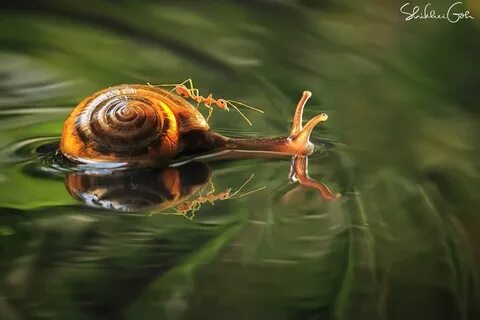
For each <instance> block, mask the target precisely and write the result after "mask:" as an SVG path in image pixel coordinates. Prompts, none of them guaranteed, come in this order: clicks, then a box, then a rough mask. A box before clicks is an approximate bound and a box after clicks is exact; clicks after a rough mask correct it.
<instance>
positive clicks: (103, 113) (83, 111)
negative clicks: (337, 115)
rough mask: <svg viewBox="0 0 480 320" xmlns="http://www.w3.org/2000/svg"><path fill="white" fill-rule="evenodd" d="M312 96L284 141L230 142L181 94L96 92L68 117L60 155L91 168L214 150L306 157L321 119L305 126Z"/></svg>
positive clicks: (130, 89)
mask: <svg viewBox="0 0 480 320" xmlns="http://www.w3.org/2000/svg"><path fill="white" fill-rule="evenodd" d="M310 96H311V93H310V92H308V91H305V92H304V93H303V96H302V98H301V99H300V101H299V103H298V105H297V109H296V112H295V115H294V119H293V126H292V129H291V132H290V134H289V135H288V136H284V137H275V138H251V139H234V138H228V137H224V136H222V135H219V134H217V133H214V132H212V131H211V130H210V127H209V126H208V123H207V121H206V120H205V118H204V117H203V116H202V114H201V113H200V112H199V111H198V110H197V108H195V107H194V106H193V105H192V104H190V103H189V102H188V101H187V100H185V99H184V98H182V97H180V96H179V95H177V94H175V93H173V92H170V91H166V90H163V89H161V88H158V87H154V86H150V85H120V86H116V87H111V88H107V89H105V90H102V91H99V92H97V93H94V94H93V95H91V96H89V97H87V98H86V99H84V100H83V101H81V102H80V103H79V104H78V105H77V106H76V107H75V108H74V110H73V111H72V112H71V114H70V115H69V117H68V118H67V120H66V121H65V125H64V128H63V133H62V139H61V143H60V151H61V152H62V154H63V155H65V156H66V157H67V158H68V159H70V160H73V161H75V162H80V163H89V164H100V165H101V164H122V165H126V166H134V165H138V164H155V163H162V162H172V161H174V160H175V159H178V158H180V157H187V156H195V155H200V154H202V153H207V152H213V151H228V150H239V151H249V152H251V151H254V152H256V153H271V154H272V153H273V154H287V155H308V154H310V153H311V152H312V151H313V144H312V143H311V142H310V141H309V137H310V133H311V131H312V130H313V128H314V127H315V125H316V124H317V123H319V122H321V121H325V120H326V119H327V116H326V114H320V115H318V116H316V117H314V118H312V119H311V120H310V121H308V122H307V124H306V125H305V126H303V125H302V113H303V108H304V106H305V103H306V102H307V100H308V99H309V97H310Z"/></svg>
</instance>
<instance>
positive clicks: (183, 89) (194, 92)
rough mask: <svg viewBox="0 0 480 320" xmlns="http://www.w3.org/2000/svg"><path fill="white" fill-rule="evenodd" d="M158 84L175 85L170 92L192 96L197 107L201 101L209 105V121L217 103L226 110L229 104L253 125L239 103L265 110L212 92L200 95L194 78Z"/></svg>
mask: <svg viewBox="0 0 480 320" xmlns="http://www.w3.org/2000/svg"><path fill="white" fill-rule="evenodd" d="M186 84H188V86H189V87H187V86H186ZM156 86H159V87H174V88H173V89H172V90H170V92H173V91H175V93H176V94H178V95H179V96H182V97H185V98H190V99H192V100H194V101H196V102H197V108H198V106H199V104H200V103H203V104H204V105H205V107H207V108H208V109H209V111H208V116H207V121H208V120H209V119H210V117H211V116H212V112H213V108H212V105H216V106H217V107H219V108H220V109H222V110H226V111H229V108H228V106H230V107H232V108H234V109H235V110H236V111H237V112H238V113H239V114H240V115H241V116H242V117H243V118H244V119H245V121H247V123H248V124H249V125H252V122H251V121H250V120H249V119H248V118H247V117H246V116H245V114H244V113H243V112H241V111H240V109H238V107H237V105H239V106H242V107H245V108H248V109H251V110H253V111H256V112H260V113H264V112H263V110H260V109H257V108H254V107H251V106H249V105H247V104H245V103H242V102H240V101H235V100H226V99H222V98H217V99H215V98H214V97H213V96H212V94H211V93H210V94H209V95H208V96H207V97H204V96H202V95H200V91H199V89H197V88H195V87H194V86H193V81H192V79H187V80H185V81H183V82H182V83H170V84H160V85H156Z"/></svg>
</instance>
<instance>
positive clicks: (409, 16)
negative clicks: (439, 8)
mask: <svg viewBox="0 0 480 320" xmlns="http://www.w3.org/2000/svg"><path fill="white" fill-rule="evenodd" d="M431 5H432V4H431V3H428V4H427V5H425V7H423V10H421V8H420V6H414V7H411V6H410V2H407V3H405V4H404V5H403V6H402V7H401V8H400V12H401V13H403V14H404V15H405V16H406V17H405V21H410V20H427V19H439V20H448V21H449V22H451V23H457V22H458V21H460V20H462V19H475V18H474V17H472V16H471V15H470V11H469V10H464V11H462V10H460V7H461V5H462V2H460V1H458V2H455V3H454V4H452V5H451V6H450V7H449V8H448V10H447V11H446V12H436V11H435V10H433V9H432V8H431ZM409 7H411V10H410V11H408V9H409Z"/></svg>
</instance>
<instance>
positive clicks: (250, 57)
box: [0, 0, 480, 320]
mask: <svg viewBox="0 0 480 320" xmlns="http://www.w3.org/2000/svg"><path fill="white" fill-rule="evenodd" d="M402 4H403V3H400V2H398V4H393V3H392V2H388V3H386V4H381V3H380V2H374V1H366V2H365V3H364V4H362V5H359V4H358V5H357V4H351V3H350V2H347V1H326V2H324V1H322V2H320V1H318V3H317V2H316V1H293V0H291V1H289V0H285V1H202V4H200V1H198V2H193V1H192V2H191V3H189V2H186V1H178V2H176V4H159V3H157V2H154V1H135V2H133V1H115V2H114V1H105V2H94V1H77V2H69V1H57V2H49V1H32V2H29V3H23V2H18V4H17V3H10V4H9V5H8V6H7V7H3V8H1V11H0V319H2V320H3V319H448V320H450V319H478V318H479V317H480V308H479V301H480V300H479V299H480V292H479V290H480V280H479V275H480V236H479V234H480V212H479V207H480V197H479V196H478V191H479V182H480V168H479V161H478V159H479V157H480V151H479V150H480V149H479V143H478V136H479V131H480V123H479V112H478V110H479V101H480V91H479V87H480V74H479V71H480V60H479V57H480V24H479V21H480V7H479V5H478V2H476V1H473V0H472V1H467V2H465V4H464V8H465V7H468V9H470V10H471V12H472V14H473V15H474V16H475V17H476V19H475V20H468V21H467V20H462V21H459V22H458V23H456V24H452V23H449V22H447V21H442V20H438V21H432V20H425V21H409V22H408V21H404V17H403V16H402V14H401V13H400V12H399V7H400V6H401V5H402ZM436 5H438V8H439V9H438V10H439V11H440V9H441V8H446V7H448V6H449V5H450V2H448V1H438V3H437V4H436ZM187 78H192V79H193V80H194V82H195V84H196V86H197V87H198V88H199V89H200V90H201V93H204V94H205V95H207V94H208V93H210V92H212V93H213V94H214V95H215V96H218V97H229V98H232V99H235V100H240V101H243V102H246V103H248V104H251V105H253V106H256V107H260V108H262V109H263V110H264V111H265V114H264V115H261V114H256V113H251V112H249V113H247V114H248V116H249V118H250V119H251V120H252V122H253V123H254V125H253V126H252V127H250V126H248V125H247V124H246V123H245V122H244V121H243V120H242V118H241V117H240V116H239V115H238V114H236V113H234V112H229V113H226V112H221V111H220V110H219V111H216V112H215V113H214V115H213V118H212V119H211V126H212V128H213V129H214V130H215V131H217V132H220V133H223V134H226V135H236V136H238V135H241V136H268V135H284V134H286V133H287V132H288V130H289V126H290V121H291V117H292V115H293V110H294V107H295V104H296V102H297V100H298V98H299V96H300V93H301V92H302V91H303V90H305V89H308V90H310V91H312V92H313V94H314V96H313V98H312V99H311V101H310V102H309V104H308V106H307V108H306V112H305V118H311V117H313V116H314V115H316V114H319V113H320V112H326V113H328V115H329V120H328V121H327V122H326V123H324V124H321V125H319V126H318V128H317V129H316V130H315V131H314V137H313V140H314V141H315V142H317V143H318V144H319V146H321V145H323V146H327V147H328V148H325V149H324V151H323V152H316V153H315V154H314V155H312V156H311V157H310V166H309V173H310V175H311V176H312V177H314V178H315V179H317V180H320V181H322V182H324V183H325V184H326V185H328V186H329V187H330V188H331V189H332V190H333V191H335V192H340V193H342V194H343V197H342V198H341V199H340V200H337V201H324V200H323V199H322V198H321V197H320V196H319V194H318V193H317V192H316V191H314V190H309V189H304V188H302V187H299V186H298V185H297V184H295V183H289V182H288V171H289V166H290V161H289V159H284V160H282V159H279V160H258V159H257V160H237V161H220V162H215V163H211V164H208V166H209V168H210V169H207V172H209V170H211V174H212V183H213V185H214V186H215V190H216V192H217V193H218V192H222V191H225V190H227V189H228V188H232V190H233V191H235V190H237V189H238V188H239V187H240V186H241V185H242V184H243V183H244V182H245V181H247V180H248V179H249V177H251V176H252V175H253V174H254V176H253V178H252V179H251V180H250V182H249V183H248V184H247V185H246V186H245V188H244V189H243V192H248V191H250V190H256V189H259V190H258V191H256V192H254V193H251V194H249V195H247V196H244V197H240V198H236V199H230V200H223V201H222V200H218V201H216V202H214V205H212V204H209V203H205V204H204V205H203V206H202V207H201V208H200V209H199V210H198V211H197V212H195V215H194V216H193V219H187V218H185V217H183V216H181V215H171V214H170V215H167V214H164V213H172V212H171V210H170V212H165V211H163V214H162V212H160V210H143V209H139V210H132V211H131V212H129V213H127V212H118V211H115V210H106V209H100V208H95V207H92V206H88V205H86V204H85V203H84V202H82V201H79V200H78V199H75V198H73V197H72V196H71V195H70V193H69V192H68V191H67V189H66V186H65V179H66V176H67V174H68V172H67V171H68V170H67V167H65V168H64V167H62V162H61V161H57V160H56V159H54V160H52V156H51V152H50V153H49V152H47V153H42V152H46V151H48V146H50V145H51V143H56V142H58V141H59V137H60V134H61V130H62V124H63V121H64V119H65V117H66V116H67V114H68V113H69V112H70V110H71V109H72V108H73V107H74V106H75V105H76V104H77V103H78V101H79V100H81V99H82V98H83V97H85V96H88V95H90V94H91V93H93V92H95V91H97V90H99V89H101V88H105V87H108V86H111V85H115V84H120V83H147V82H148V83H153V84H161V83H172V82H179V81H182V80H184V79H187ZM38 151H41V152H40V153H39V152H38ZM62 169H65V170H62ZM199 170H200V169H199ZM146 176H148V175H145V174H144V175H140V176H134V177H130V176H129V177H127V178H125V179H126V180H128V181H134V182H135V188H136V187H137V185H138V186H139V187H143V182H145V183H146V188H147V189H148V188H150V189H151V188H153V187H155V186H156V185H155V184H152V183H151V182H150V181H151V180H149V178H148V177H146ZM129 179H130V180H129ZM122 181H123V180H122ZM106 185H107V186H109V185H111V186H113V187H115V183H114V182H112V181H111V180H107V181H106V182H105V183H104V184H103V185H102V187H103V188H104V189H105V188H107V186H106ZM135 188H134V189H135ZM132 192H133V191H132ZM130 196H131V197H132V199H133V198H134V195H132V193H130V194H124V195H123V196H122V197H121V198H120V200H121V199H125V198H127V197H130ZM120 200H119V201H120ZM129 201H130V200H129ZM131 201H132V203H135V204H138V198H135V199H133V200H131ZM135 201H137V202H135ZM145 201H147V200H145ZM148 201H153V202H154V200H148ZM111 207H112V208H115V203H114V204H112V206H111ZM167 211H169V210H167Z"/></svg>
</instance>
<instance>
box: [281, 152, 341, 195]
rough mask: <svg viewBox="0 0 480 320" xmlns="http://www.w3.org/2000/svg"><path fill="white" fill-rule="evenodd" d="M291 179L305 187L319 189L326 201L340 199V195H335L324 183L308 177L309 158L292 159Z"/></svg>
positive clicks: (297, 157)
mask: <svg viewBox="0 0 480 320" xmlns="http://www.w3.org/2000/svg"><path fill="white" fill-rule="evenodd" d="M289 177H290V179H291V180H293V181H298V183H299V184H300V185H301V186H303V187H306V188H312V189H317V190H318V191H319V192H320V195H321V196H322V198H323V199H325V200H333V199H337V198H339V197H340V194H334V193H333V192H332V191H330V189H329V188H328V187H327V186H326V185H325V184H324V183H322V182H320V181H317V180H315V179H312V178H310V177H309V176H308V157H307V156H295V157H293V158H292V166H291V168H290V174H289Z"/></svg>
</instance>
